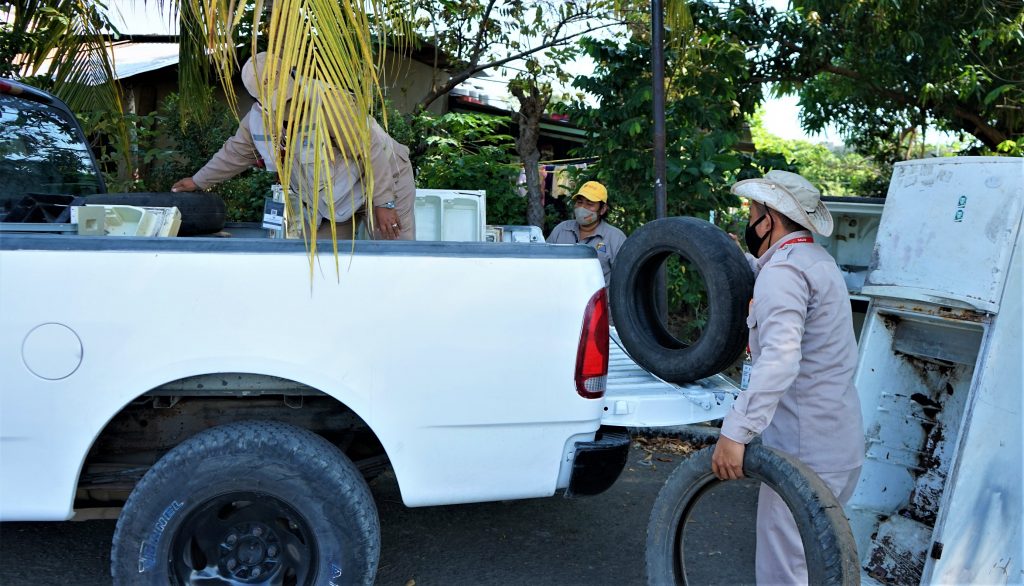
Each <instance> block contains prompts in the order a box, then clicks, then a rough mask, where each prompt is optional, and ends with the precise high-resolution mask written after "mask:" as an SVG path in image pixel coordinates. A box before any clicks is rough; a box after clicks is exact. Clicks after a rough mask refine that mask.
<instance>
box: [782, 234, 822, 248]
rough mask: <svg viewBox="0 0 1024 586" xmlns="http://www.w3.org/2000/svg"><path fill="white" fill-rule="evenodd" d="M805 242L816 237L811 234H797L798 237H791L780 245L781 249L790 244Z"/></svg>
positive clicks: (811, 240)
mask: <svg viewBox="0 0 1024 586" xmlns="http://www.w3.org/2000/svg"><path fill="white" fill-rule="evenodd" d="M804 242H814V238H811V237H810V236H797V237H796V238H791V239H789V240H787V241H785V242H783V243H782V245H781V246H779V250H782V249H783V248H785V247H787V246H789V245H790V244H803V243H804Z"/></svg>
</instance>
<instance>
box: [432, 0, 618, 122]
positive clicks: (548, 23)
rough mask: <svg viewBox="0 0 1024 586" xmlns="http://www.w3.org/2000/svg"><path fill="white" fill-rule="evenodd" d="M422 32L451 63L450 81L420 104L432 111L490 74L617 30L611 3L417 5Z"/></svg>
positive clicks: (533, 0)
mask: <svg viewBox="0 0 1024 586" xmlns="http://www.w3.org/2000/svg"><path fill="white" fill-rule="evenodd" d="M413 4H414V5H415V8H416V14H417V15H418V19H417V21H416V25H415V27H416V30H419V31H422V36H423V37H424V38H426V39H427V40H429V41H431V42H432V43H433V45H434V46H435V47H437V48H438V49H439V50H440V51H443V52H444V54H445V55H446V56H447V57H448V59H449V61H450V62H449V63H448V68H449V71H450V72H451V75H450V77H449V79H448V80H447V81H445V82H443V83H437V84H435V86H434V87H433V88H432V89H431V91H430V92H429V93H428V94H427V95H426V96H424V97H423V99H422V100H421V101H420V108H421V109H422V108H426V107H427V106H429V105H430V104H431V103H433V102H434V101H435V100H437V99H438V98H440V97H441V96H444V95H446V94H447V93H448V92H450V91H451V90H452V89H454V88H455V87H456V86H458V85H459V84H460V83H462V82H464V81H466V80H467V79H469V78H471V77H473V76H474V75H477V74H479V73H481V72H483V71H486V70H488V69H494V68H497V67H501V66H504V65H507V64H509V63H512V62H513V61H518V60H525V59H534V60H536V59H537V58H538V54H540V53H543V52H548V51H550V50H552V49H555V50H557V49H559V48H565V47H568V46H571V44H573V43H575V42H576V40H577V39H579V38H580V37H581V36H583V35H586V34H588V33H590V32H593V31H596V30H599V29H602V28H606V27H609V26H612V25H614V24H617V23H618V22H619V20H618V19H616V18H614V17H613V11H612V7H613V4H614V3H613V2H612V1H611V0H582V1H574V2H561V1H559V0H487V1H486V2H481V1H479V0H414V2H413Z"/></svg>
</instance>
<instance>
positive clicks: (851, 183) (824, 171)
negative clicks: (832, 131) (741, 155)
mask: <svg viewBox="0 0 1024 586" xmlns="http://www.w3.org/2000/svg"><path fill="white" fill-rule="evenodd" d="M750 122H751V124H750V130H751V136H752V138H753V140H754V146H755V147H756V148H757V150H758V152H760V153H762V154H765V153H777V154H779V155H781V156H782V157H784V158H785V159H786V161H787V162H788V163H790V164H791V165H793V167H794V168H795V170H796V171H797V172H798V173H800V174H801V175H803V176H804V177H806V178H807V179H808V180H809V181H810V182H811V183H813V184H815V185H816V186H818V188H819V189H820V190H821V192H822V193H823V194H824V195H856V196H861V197H884V196H885V189H886V184H887V183H888V181H889V175H890V174H891V172H892V168H891V165H889V164H886V163H881V164H880V163H877V162H875V160H874V159H872V158H869V157H865V156H863V155H861V154H859V153H855V152H851V151H849V150H847V149H845V148H844V149H835V150H833V148H832V147H829V146H826V145H824V144H821V143H813V142H810V141H807V140H793V139H784V138H780V137H778V136H775V135H774V134H772V133H770V132H768V130H766V129H765V127H764V110H762V109H758V111H757V112H756V113H755V114H754V115H753V116H751V117H750Z"/></svg>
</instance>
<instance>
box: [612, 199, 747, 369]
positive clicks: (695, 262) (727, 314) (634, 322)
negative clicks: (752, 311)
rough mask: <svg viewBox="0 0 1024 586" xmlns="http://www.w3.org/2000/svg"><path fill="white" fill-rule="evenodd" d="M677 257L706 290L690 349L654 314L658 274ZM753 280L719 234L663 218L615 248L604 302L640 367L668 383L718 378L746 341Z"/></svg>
mask: <svg viewBox="0 0 1024 586" xmlns="http://www.w3.org/2000/svg"><path fill="white" fill-rule="evenodd" d="M673 254H678V255H679V256H681V257H683V258H685V259H686V260H688V261H689V262H690V263H692V266H694V267H695V268H696V269H697V271H698V272H699V273H700V276H701V278H702V279H703V280H704V285H705V287H706V289H707V299H708V317H707V323H706V324H705V326H704V329H703V331H702V332H701V334H700V336H699V337H698V338H697V340H696V341H695V342H694V343H693V344H691V345H687V344H685V343H683V342H681V341H679V340H678V339H676V337H675V336H673V335H672V334H671V333H670V332H669V331H668V328H666V327H665V324H664V323H663V322H662V320H661V319H660V317H659V315H658V308H657V301H656V296H655V293H656V291H655V275H656V273H657V271H658V269H659V267H661V266H662V263H664V261H665V260H667V259H668V258H669V257H670V256H672V255H673ZM753 293H754V275H753V272H752V271H751V270H750V265H749V264H747V261H746V259H745V258H744V257H743V253H742V252H740V249H739V247H738V246H736V243H735V242H734V241H733V240H732V238H730V237H729V235H728V234H726V233H725V232H724V231H722V229H720V228H718V227H717V226H715V225H714V224H711V223H709V222H706V221H704V220H701V219H698V218H687V217H678V218H663V219H660V220H655V221H653V222H648V223H647V224H644V225H643V226H641V227H640V228H639V229H638V230H637V231H636V232H634V233H633V234H632V235H631V236H630V237H629V238H627V239H626V242H625V244H623V245H622V248H621V249H620V250H619V253H618V255H616V257H615V264H614V266H613V267H612V275H611V287H610V290H609V302H610V303H611V312H612V318H613V320H614V322H615V327H616V329H617V330H618V333H619V338H620V339H621V340H622V343H623V345H624V346H625V348H626V351H628V352H629V355H630V356H631V357H632V358H633V360H636V362H637V363H638V364H640V366H643V367H644V368H645V369H647V370H649V371H650V372H652V373H654V374H655V375H657V376H659V377H661V378H663V379H665V380H667V381H671V382H676V383H687V382H691V381H694V380H697V379H701V378H704V377H707V376H711V375H713V374H717V373H719V372H721V371H723V370H725V369H726V368H727V367H729V366H730V365H731V364H733V363H734V362H736V359H737V358H739V356H740V353H741V352H743V349H744V348H745V347H746V343H747V323H746V319H747V309H748V306H749V303H750V298H751V297H752V296H753Z"/></svg>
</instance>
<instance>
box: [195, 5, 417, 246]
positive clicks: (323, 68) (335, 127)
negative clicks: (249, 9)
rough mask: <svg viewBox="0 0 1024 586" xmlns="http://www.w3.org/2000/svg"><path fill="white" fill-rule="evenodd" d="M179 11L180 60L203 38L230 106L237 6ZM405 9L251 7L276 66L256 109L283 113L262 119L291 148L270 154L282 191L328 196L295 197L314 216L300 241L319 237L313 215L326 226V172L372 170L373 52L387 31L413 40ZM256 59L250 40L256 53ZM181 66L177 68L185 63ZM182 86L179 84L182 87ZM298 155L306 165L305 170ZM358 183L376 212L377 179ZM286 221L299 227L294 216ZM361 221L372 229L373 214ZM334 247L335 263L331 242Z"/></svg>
mask: <svg viewBox="0 0 1024 586" xmlns="http://www.w3.org/2000/svg"><path fill="white" fill-rule="evenodd" d="M182 1H183V2H186V3H187V4H186V5H185V6H184V7H183V11H182V13H181V16H182V33H183V34H182V49H183V52H184V50H185V43H186V42H190V43H191V42H194V41H196V40H197V39H198V36H199V33H202V34H203V35H204V36H203V39H204V46H202V50H203V51H204V52H205V56H206V57H207V58H208V59H209V60H210V62H212V63H213V67H214V70H215V72H216V75H217V77H218V78H219V79H220V81H221V86H222V87H223V89H224V92H225V94H226V95H228V96H229V97H228V100H229V102H230V103H232V104H233V103H234V99H235V98H234V92H233V88H232V86H231V78H232V74H233V72H234V71H236V70H237V67H238V64H237V63H236V62H235V53H234V48H233V47H232V46H231V33H232V31H233V30H234V29H235V28H236V27H237V25H238V23H239V19H240V18H241V17H240V15H241V13H242V11H241V8H242V5H241V4H242V2H239V1H236V0H182ZM401 4H402V3H401V2H395V1H387V0H373V1H371V2H363V1H361V0H273V2H272V3H267V5H264V3H263V1H262V0H256V10H255V11H254V13H253V14H254V17H253V18H254V22H253V30H254V31H257V30H258V31H262V32H263V34H265V38H264V39H260V40H261V41H263V40H265V41H266V51H267V53H268V54H269V55H270V56H271V57H272V59H271V62H272V63H273V65H274V66H273V67H267V68H266V69H265V70H264V75H265V78H264V80H263V81H264V83H263V84H260V85H259V94H260V95H259V96H258V99H259V101H260V103H261V104H265V105H272V104H286V106H284V107H265V108H264V109H263V114H264V126H265V128H266V130H267V134H268V135H269V138H270V140H271V141H272V142H273V143H274V144H278V143H280V144H284V145H287V155H286V156H284V157H279V156H278V154H277V153H275V157H276V158H278V159H279V160H275V161H274V162H275V164H276V166H277V168H278V172H279V174H280V176H281V183H282V184H283V185H284V186H285V190H286V191H288V190H290V188H291V187H293V186H296V185H298V186H300V187H299V190H300V191H303V190H319V191H321V192H325V193H326V197H324V198H322V200H321V198H320V197H319V192H318V193H296V194H292V195H295V196H298V197H299V198H301V199H303V200H304V201H306V202H308V203H309V204H311V205H312V206H314V209H313V210H312V211H313V213H312V214H304V215H303V216H304V217H306V218H308V222H309V225H307V226H306V229H305V230H304V231H303V232H304V234H306V235H313V234H315V232H316V226H315V225H314V222H315V218H316V217H317V215H316V214H317V212H319V211H324V212H325V214H324V215H326V216H327V217H329V218H333V217H334V214H335V210H334V205H333V201H334V194H333V193H332V191H333V187H334V186H333V182H332V181H331V177H330V172H329V170H330V167H331V165H332V164H333V163H334V162H335V158H336V157H339V156H342V157H346V158H349V159H351V160H359V161H362V162H363V163H364V165H367V166H368V165H369V161H370V126H369V119H370V115H371V114H372V108H373V105H374V100H373V97H374V96H379V95H380V93H381V90H380V79H379V75H378V72H379V71H381V70H382V69H383V68H382V67H381V63H382V60H383V55H382V54H381V53H382V52H375V51H374V41H375V39H376V38H382V37H383V36H385V35H387V34H389V33H390V32H391V31H393V30H399V32H400V33H402V34H405V33H408V32H409V30H408V28H407V27H408V24H407V23H409V22H411V19H407V18H405V14H406V12H407V11H404V10H402V9H401ZM405 4H409V5H410V10H411V3H410V2H408V0H406V1H405ZM395 23H397V24H395ZM396 27H397V28H396ZM186 31H188V39H186V34H185V33H186ZM410 36H411V35H410ZM197 48H198V43H195V46H194V47H193V49H197ZM257 52H258V49H257V37H256V35H254V36H253V46H252V53H253V54H256V53H257ZM197 57H198V55H196V54H194V53H192V54H190V55H188V60H189V61H192V60H194V61H196V62H201V61H202V60H201V59H200V58H197ZM185 60H186V59H185V58H183V62H184V61H185ZM182 82H183V83H185V79H184V78H183V79H182ZM189 83H192V81H189ZM183 89H184V88H183ZM289 92H291V99H290V100H289V99H288V97H289ZM300 151H301V152H302V153H303V155H304V156H303V158H302V160H301V161H300V160H299V158H300V157H299V156H298V155H299V153H300ZM298 164H302V165H303V166H304V167H305V169H303V173H305V174H306V175H307V176H308V177H311V181H296V182H292V181H291V179H292V176H293V175H294V174H295V173H296V170H297V169H296V167H295V165H298ZM363 177H364V179H363V180H364V184H363V189H364V192H365V194H366V199H367V201H366V206H367V209H372V208H371V206H372V194H373V174H372V173H370V172H366V173H364V174H363ZM292 200H293V198H292V197H289V198H288V201H292ZM321 201H324V202H326V205H327V206H328V208H329V209H327V210H316V209H315V206H317V205H320V202H321ZM293 211H294V210H293ZM289 215H291V216H292V217H293V218H296V217H299V214H296V213H290V214H289ZM367 217H368V218H371V221H372V214H367ZM332 240H334V241H335V243H334V251H335V256H336V253H337V239H336V238H332ZM315 247H316V240H315V238H310V250H311V255H310V257H311V262H312V258H313V255H314V254H315Z"/></svg>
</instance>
